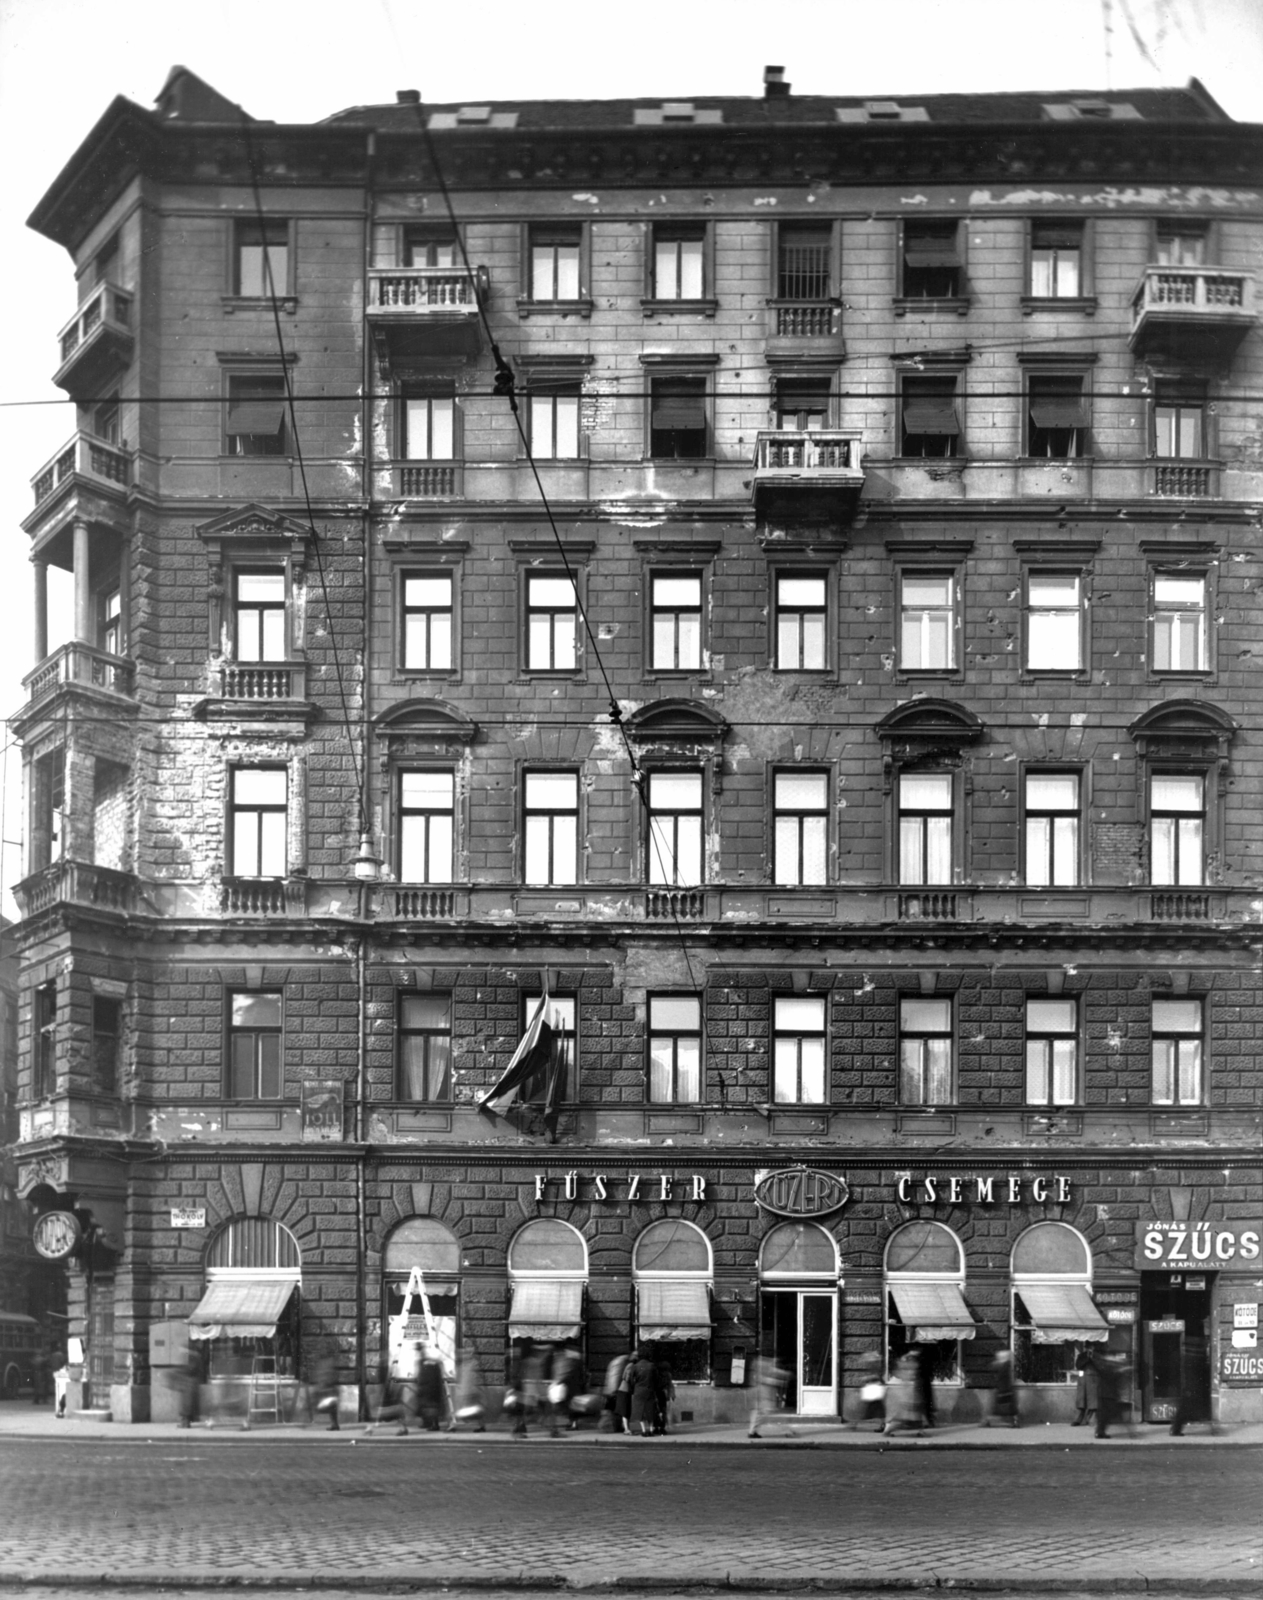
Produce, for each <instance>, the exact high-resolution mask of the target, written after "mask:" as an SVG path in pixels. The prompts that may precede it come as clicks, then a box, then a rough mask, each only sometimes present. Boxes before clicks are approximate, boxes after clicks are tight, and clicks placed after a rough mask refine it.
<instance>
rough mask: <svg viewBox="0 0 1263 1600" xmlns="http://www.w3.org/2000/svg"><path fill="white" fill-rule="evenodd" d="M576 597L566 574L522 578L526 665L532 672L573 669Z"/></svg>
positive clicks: (534, 575)
mask: <svg viewBox="0 0 1263 1600" xmlns="http://www.w3.org/2000/svg"><path fill="white" fill-rule="evenodd" d="M578 611H579V606H578V599H577V597H576V595H575V590H574V584H573V583H572V582H571V580H570V579H569V578H560V577H540V576H537V575H536V574H535V573H528V574H527V579H526V665H527V667H528V668H529V669H530V670H531V671H532V672H573V671H574V668H575V665H576V662H577V649H576V646H577V627H578Z"/></svg>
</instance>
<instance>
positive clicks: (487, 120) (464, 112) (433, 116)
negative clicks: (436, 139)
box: [426, 106, 518, 130]
mask: <svg viewBox="0 0 1263 1600" xmlns="http://www.w3.org/2000/svg"><path fill="white" fill-rule="evenodd" d="M517 119H518V114H517V112H516V111H493V110H492V109H491V107H490V106H461V108H460V109H459V110H458V111H431V113H430V119H429V121H428V123H427V124H426V126H427V127H429V128H432V129H435V130H441V129H446V128H516V127H517Z"/></svg>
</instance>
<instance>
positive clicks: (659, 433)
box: [649, 377, 707, 461]
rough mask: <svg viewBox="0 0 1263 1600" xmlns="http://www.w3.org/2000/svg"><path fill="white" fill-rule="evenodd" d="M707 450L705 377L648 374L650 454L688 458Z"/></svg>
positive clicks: (698, 455) (679, 459)
mask: <svg viewBox="0 0 1263 1600" xmlns="http://www.w3.org/2000/svg"><path fill="white" fill-rule="evenodd" d="M706 450H707V426H706V379H705V378H664V377H651V378H650V380H649V454H650V455H651V456H655V457H658V458H661V459H664V460H678V461H691V460H697V459H699V458H700V457H703V456H705V454H706Z"/></svg>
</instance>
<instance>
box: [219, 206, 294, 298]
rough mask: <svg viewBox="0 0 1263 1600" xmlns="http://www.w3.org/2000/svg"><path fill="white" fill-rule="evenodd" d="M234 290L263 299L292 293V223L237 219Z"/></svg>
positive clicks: (235, 292) (240, 293)
mask: <svg viewBox="0 0 1263 1600" xmlns="http://www.w3.org/2000/svg"><path fill="white" fill-rule="evenodd" d="M232 289H233V293H234V294H239V295H242V296H244V297H245V298H246V299H251V300H261V299H264V298H265V297H268V296H271V295H277V296H280V295H286V294H288V293H289V223H288V222H269V221H263V222H247V221H244V220H243V221H241V222H238V223H237V260H236V273H235V281H234V283H233V286H232Z"/></svg>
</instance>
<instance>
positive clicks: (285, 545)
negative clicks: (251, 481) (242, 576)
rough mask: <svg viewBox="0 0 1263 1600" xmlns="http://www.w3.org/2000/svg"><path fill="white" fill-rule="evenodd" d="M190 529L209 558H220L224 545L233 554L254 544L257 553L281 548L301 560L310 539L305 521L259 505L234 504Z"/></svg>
mask: <svg viewBox="0 0 1263 1600" xmlns="http://www.w3.org/2000/svg"><path fill="white" fill-rule="evenodd" d="M193 531H194V532H195V533H196V534H197V536H198V538H199V539H200V540H201V541H202V543H203V544H204V545H205V546H206V548H207V553H208V555H209V556H210V559H211V561H212V562H217V561H220V560H222V557H223V551H224V550H225V548H227V549H230V550H231V551H232V552H233V554H234V555H240V554H241V553H242V552H246V553H248V552H249V551H250V549H251V548H257V549H258V550H259V552H260V553H261V554H262V553H265V552H266V553H270V554H275V553H277V552H278V551H284V552H286V553H288V554H289V555H290V556H291V557H292V558H293V560H294V561H296V562H298V563H302V562H305V561H306V559H307V551H308V549H309V548H310V546H311V543H312V533H311V529H310V528H309V527H308V526H307V524H306V523H305V522H298V521H296V520H295V519H294V518H293V517H285V516H282V515H281V514H280V513H279V512H276V511H269V510H268V509H267V508H266V506H260V505H245V506H238V507H237V509H236V510H235V511H225V512H223V513H222V515H220V516H218V517H214V518H212V520H211V521H210V522H203V523H202V524H201V525H200V526H199V527H197V528H195V529H194V530H193Z"/></svg>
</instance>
